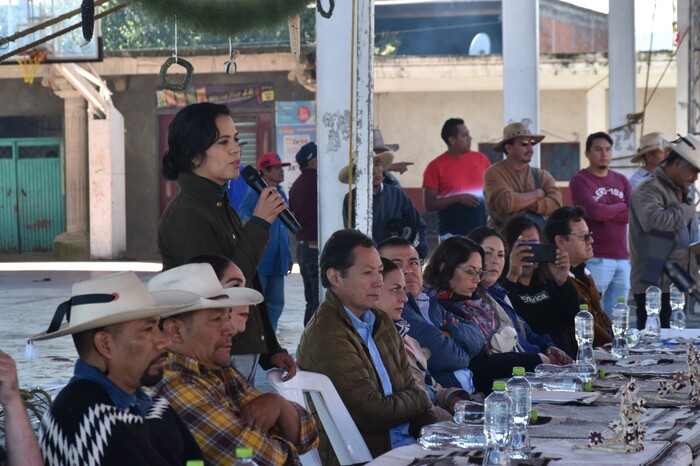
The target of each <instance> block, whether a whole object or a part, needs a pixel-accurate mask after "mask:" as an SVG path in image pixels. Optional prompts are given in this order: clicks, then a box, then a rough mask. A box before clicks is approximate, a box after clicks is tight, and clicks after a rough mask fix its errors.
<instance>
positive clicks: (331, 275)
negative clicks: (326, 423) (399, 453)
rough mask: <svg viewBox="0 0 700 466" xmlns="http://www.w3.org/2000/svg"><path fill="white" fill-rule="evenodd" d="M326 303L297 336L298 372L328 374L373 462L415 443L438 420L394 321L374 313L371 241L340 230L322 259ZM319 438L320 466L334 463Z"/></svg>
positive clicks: (376, 279)
mask: <svg viewBox="0 0 700 466" xmlns="http://www.w3.org/2000/svg"><path fill="white" fill-rule="evenodd" d="M320 263H321V264H320V265H321V281H322V284H323V286H324V287H325V288H327V289H328V291H327V292H326V298H325V301H324V302H323V303H322V304H321V306H320V307H319V308H318V310H317V311H316V313H315V314H314V316H313V317H312V319H311V320H310V321H309V323H308V325H307V326H306V328H305V329H304V333H303V334H302V336H301V341H300V343H299V348H298V350H297V361H298V363H299V367H300V368H302V369H304V370H308V371H314V372H320V373H322V374H325V375H326V376H328V377H329V378H330V379H331V381H332V382H333V385H334V386H335V388H336V390H338V394H339V395H340V398H341V399H342V400H343V403H345V406H346V407H347V409H348V411H349V412H350V415H351V416H352V418H353V420H354V421H355V424H357V427H358V429H359V430H360V432H361V433H362V436H363V437H364V439H365V442H367V447H368V448H369V450H370V452H371V453H372V456H375V457H376V456H379V455H381V454H382V453H384V452H386V451H388V450H390V449H392V448H396V447H399V446H403V445H408V444H411V443H415V437H416V436H417V434H418V432H419V431H420V428H421V427H422V426H423V425H426V424H429V423H432V422H435V421H436V418H435V416H434V414H432V412H431V411H430V407H431V402H430V399H429V397H428V396H427V395H426V393H425V391H424V390H423V388H422V387H421V386H420V384H419V383H417V382H416V381H415V380H414V379H413V377H412V376H411V368H410V366H409V364H408V360H407V359H406V352H405V351H404V349H403V343H402V342H401V339H400V337H399V334H398V332H397V331H396V328H395V327H394V323H393V322H392V321H391V318H390V317H389V316H388V315H387V314H385V313H384V312H381V311H377V310H376V309H374V308H375V306H376V304H377V301H378V299H379V293H380V291H381V288H382V284H383V280H382V261H381V259H380V257H379V253H377V250H376V249H375V247H374V243H373V242H372V240H371V239H370V238H369V237H367V236H366V235H364V234H363V233H361V232H359V231H357V230H340V231H337V232H335V233H334V234H333V235H332V236H331V237H330V239H329V240H328V241H327V242H326V245H325V246H324V248H323V251H322V253H321V260H320ZM328 450H329V448H328V442H327V439H325V438H323V436H322V438H321V447H320V453H321V455H322V456H323V464H331V463H332V462H333V460H332V459H330V458H329V457H326V456H325V455H326V454H329V453H330V452H329V451H328Z"/></svg>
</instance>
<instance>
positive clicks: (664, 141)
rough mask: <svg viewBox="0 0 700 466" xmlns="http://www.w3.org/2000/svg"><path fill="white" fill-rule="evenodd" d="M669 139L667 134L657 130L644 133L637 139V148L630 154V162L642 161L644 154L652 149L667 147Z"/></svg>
mask: <svg viewBox="0 0 700 466" xmlns="http://www.w3.org/2000/svg"><path fill="white" fill-rule="evenodd" d="M670 141H671V139H670V138H669V137H668V136H665V135H663V134H661V133H659V132H655V133H649V134H645V135H644V136H642V137H641V138H640V139H639V149H637V153H636V154H634V155H633V156H632V158H631V159H630V162H632V163H639V162H642V161H643V158H644V154H646V153H647V152H651V151H653V150H659V149H660V150H663V149H664V148H665V147H668V143H669V142H670Z"/></svg>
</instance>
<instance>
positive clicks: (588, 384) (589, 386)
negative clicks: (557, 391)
mask: <svg viewBox="0 0 700 466" xmlns="http://www.w3.org/2000/svg"><path fill="white" fill-rule="evenodd" d="M583 391H584V392H590V391H593V385H592V384H591V382H586V383H584V384H583Z"/></svg>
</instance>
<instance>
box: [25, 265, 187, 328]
mask: <svg viewBox="0 0 700 466" xmlns="http://www.w3.org/2000/svg"><path fill="white" fill-rule="evenodd" d="M71 294H72V296H71V298H70V299H69V300H68V301H65V302H63V303H61V304H60V305H59V306H58V308H57V309H56V312H55V313H54V316H53V319H52V321H51V324H50V325H49V328H48V330H46V331H45V332H42V333H39V334H36V335H34V336H32V337H29V340H30V341H39V340H48V339H50V338H56V337H60V336H63V335H69V334H73V333H80V332H84V331H86V330H91V329H95V328H100V327H106V326H108V325H114V324H121V323H124V322H129V321H132V320H139V319H147V318H149V317H156V316H160V315H161V314H162V313H164V312H170V311H172V310H174V309H180V308H182V307H185V306H189V305H191V304H192V303H194V302H196V301H197V299H198V298H199V297H198V296H197V295H196V294H194V293H190V292H187V291H181V290H172V291H159V292H153V293H149V292H148V290H146V287H144V286H143V283H141V280H139V278H138V277H137V276H136V274H135V273H134V272H120V273H114V274H110V275H104V276H101V277H97V278H93V279H92V280H86V281H84V282H78V283H75V284H74V285H73V290H72V293H71ZM64 318H65V319H66V320H67V322H63V319H64Z"/></svg>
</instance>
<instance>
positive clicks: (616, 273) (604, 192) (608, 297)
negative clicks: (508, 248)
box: [569, 131, 632, 318]
mask: <svg viewBox="0 0 700 466" xmlns="http://www.w3.org/2000/svg"><path fill="white" fill-rule="evenodd" d="M612 146H613V140H612V138H611V137H610V135H609V134H608V133H605V132H603V131H599V132H596V133H592V134H589V135H588V137H587V138H586V158H587V159H588V162H589V163H588V167H586V168H584V169H583V170H580V171H579V172H578V173H576V174H575V175H574V176H573V177H571V180H570V182H569V190H570V192H571V201H572V202H573V203H574V205H580V206H581V207H583V208H584V210H585V211H586V213H585V215H584V218H585V219H586V224H587V225H588V228H589V229H590V230H591V231H593V232H595V241H594V242H593V257H591V258H590V259H588V260H587V261H586V269H588V271H589V272H590V273H591V276H592V277H593V281H595V285H596V288H597V289H598V292H599V293H600V294H601V296H602V298H601V301H602V305H603V311H605V313H606V314H607V315H608V317H611V318H612V308H613V306H614V305H615V304H617V298H619V297H620V296H622V297H624V298H625V300H627V298H628V295H629V293H630V262H629V254H628V252H627V224H628V223H629V204H630V200H631V197H632V185H631V184H630V182H629V180H628V179H627V177H625V175H623V174H622V173H619V172H616V171H615V170H611V169H610V162H611V161H612Z"/></svg>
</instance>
